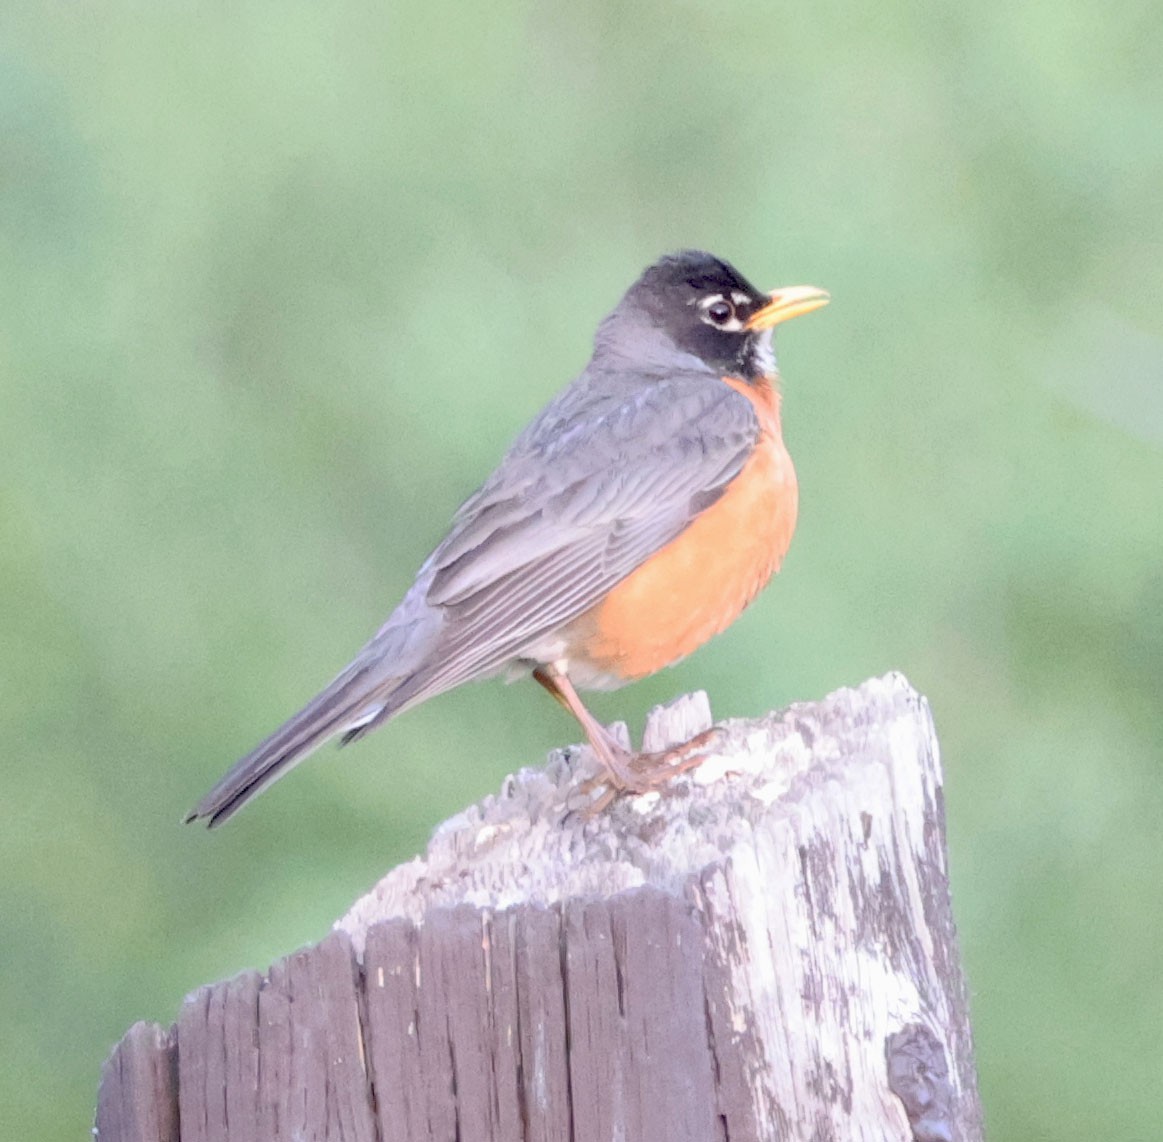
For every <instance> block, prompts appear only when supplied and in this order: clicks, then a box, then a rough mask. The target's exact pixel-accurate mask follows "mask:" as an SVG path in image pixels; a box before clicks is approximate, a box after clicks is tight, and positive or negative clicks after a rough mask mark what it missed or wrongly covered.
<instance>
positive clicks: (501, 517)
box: [398, 374, 760, 705]
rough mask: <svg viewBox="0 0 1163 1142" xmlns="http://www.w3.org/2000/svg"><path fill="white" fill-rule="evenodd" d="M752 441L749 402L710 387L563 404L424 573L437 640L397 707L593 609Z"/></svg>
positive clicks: (592, 392)
mask: <svg viewBox="0 0 1163 1142" xmlns="http://www.w3.org/2000/svg"><path fill="white" fill-rule="evenodd" d="M579 391H582V392H584V393H585V398H584V403H582V402H579V401H578V399H577V395H576V394H577V393H578V392H579ZM571 398H572V401H571ZM579 404H580V407H579ZM759 431H760V429H759V422H758V418H757V417H756V414H755V411H754V409H753V408H752V405H751V402H750V401H748V400H747V399H746V397H744V396H743V395H742V394H740V393H738V392H736V391H735V390H734V389H732V388H731V387H730V386H728V385H726V384H724V383H723V382H722V381H721V380H719V379H718V378H716V377H714V376H711V375H708V374H690V375H681V376H678V377H673V376H672V377H669V378H667V379H657V378H650V379H649V380H644V381H643V383H642V384H640V385H638V386H635V387H633V388H629V389H628V388H627V387H626V385H625V381H624V379H623V381H622V383H621V385H619V386H617V387H614V386H611V389H610V390H607V391H603V388H602V386H601V384H600V383H597V384H594V385H593V386H592V387H591V388H590V389H589V390H588V391H586V390H578V389H576V388H573V389H571V390H567V391H566V393H565V394H563V396H562V398H560V399H559V400H558V401H557V402H554V403H553V404H551V405H550V406H549V407H548V408H547V409H546V410H545V412H544V413H543V414H542V415H541V417H539V418H538V420H537V421H535V422H534V424H533V425H531V426H530V428H529V430H528V431H527V432H526V433H525V434H524V436H522V437H521V438H520V439H519V440H518V441H517V443H516V444H515V445H514V447H513V448H512V449H511V451H510V452H509V454H508V455H507V456H506V457H505V459H504V460H503V461H502V463H501V465H500V467H499V468H498V469H497V471H496V472H495V473H494V474H493V476H492V477H491V478H490V479H489V481H488V482H487V483H486V484H485V485H484V487H483V488H481V489H480V491H479V492H477V493H476V495H474V496H473V497H472V498H471V499H469V500H468V501H467V502H466V503H465V504H464V505H463V506H462V508H461V509H460V511H459V512H458V513H457V517H456V520H455V522H454V524H453V528H452V530H451V532H450V533H449V535H448V537H447V538H446V539H445V540H444V542H443V543H442V544H441V545H440V547H438V548H437V550H436V551H435V552H434V554H433V556H432V559H431V560H430V561H429V563H428V565H427V567H426V571H428V572H430V575H431V577H430V579H429V583H428V587H427V591H426V602H427V603H428V604H429V605H430V606H432V607H433V608H435V609H437V610H438V611H439V612H441V614H442V620H443V621H442V623H441V634H440V636H439V639H438V642H437V645H436V647H434V648H433V650H432V652H431V653H430V654H429V655H428V656H427V663H426V664H425V666H424V667H423V668H421V669H420V670H419V671H418V672H417V674H416V675H415V676H414V677H413V678H412V679H410V680H409V684H407V685H406V693H400V694H399V695H398V697H399V698H400V699H402V701H403V702H404V703H406V704H408V705H411V704H412V703H413V702H415V701H419V700H422V699H423V698H425V697H428V696H430V695H431V694H433V693H435V692H438V691H441V690H445V689H448V688H449V687H451V686H455V685H457V684H458V683H460V682H462V681H465V680H467V679H469V678H473V677H478V676H480V675H483V674H487V673H490V672H492V671H495V670H496V669H497V668H499V667H500V666H502V665H504V664H505V663H506V662H508V661H510V660H511V659H514V658H519V657H521V652H522V650H523V648H525V647H528V646H530V645H531V644H533V643H535V642H537V641H538V640H539V639H540V638H542V637H543V636H544V635H546V634H548V633H550V632H552V631H554V630H556V629H558V628H559V627H561V626H564V625H565V624H566V623H568V622H570V621H572V620H573V619H575V618H577V617H578V616H580V615H582V614H584V613H585V612H586V611H587V610H589V609H590V608H591V607H593V606H595V605H596V604H597V603H598V602H599V601H600V600H601V599H602V598H603V597H604V595H605V594H606V593H607V592H608V591H609V590H610V589H611V588H612V587H614V586H615V585H616V584H617V583H618V582H620V581H621V580H622V579H624V578H626V576H627V575H629V574H630V573H631V572H632V571H633V570H634V569H635V568H636V567H638V566H639V565H640V564H641V563H643V562H644V561H645V560H646V559H647V558H648V557H649V556H650V555H652V554H654V553H655V552H656V551H658V550H659V549H660V548H662V547H664V546H665V545H666V544H667V543H669V542H670V541H671V540H672V539H674V538H675V537H676V536H678V535H679V534H681V532H682V531H683V530H685V528H686V527H687V526H688V525H689V524H690V523H691V522H692V520H694V519H695V518H696V517H697V516H698V515H699V513H700V512H702V511H704V510H705V509H706V508H707V507H709V506H710V505H711V504H712V503H714V502H715V501H716V500H717V499H718V498H719V497H720V496H721V495H722V494H723V492H724V491H726V489H727V487H728V485H729V484H730V483H731V481H732V480H733V479H734V478H735V477H736V476H737V475H738V474H739V472H740V471H741V469H742V468H743V466H744V465H745V464H746V462H747V459H748V457H749V456H750V455H751V453H752V451H753V449H754V447H755V443H756V441H757V440H758V438H759Z"/></svg>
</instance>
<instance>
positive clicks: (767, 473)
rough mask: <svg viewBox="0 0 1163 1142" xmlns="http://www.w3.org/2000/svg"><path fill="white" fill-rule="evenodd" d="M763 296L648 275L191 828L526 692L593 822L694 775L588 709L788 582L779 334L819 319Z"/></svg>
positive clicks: (707, 258)
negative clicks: (589, 697)
mask: <svg viewBox="0 0 1163 1142" xmlns="http://www.w3.org/2000/svg"><path fill="white" fill-rule="evenodd" d="M829 300H830V297H829V294H828V293H827V292H826V291H824V290H822V289H818V288H816V287H815V286H793V287H786V288H781V289H776V290H773V291H770V292H767V291H761V290H757V289H756V288H755V287H754V286H752V285H751V284H750V283H749V282H748V281H747V279H746V278H744V277H743V276H742V275H741V274H740V273H739V272H738V271H737V270H736V269H735V268H734V267H733V266H732V265H731V264H730V263H729V262H726V261H724V260H723V259H721V258H718V257H715V256H714V255H712V254H709V253H706V252H704V251H701V250H683V251H681V252H678V253H674V254H669V255H666V256H664V257H662V258H660V259H659V260H658V261H656V262H655V263H653V264H652V265H650V266H648V267H647V268H646V269H645V270H644V271H643V272H642V274H641V275H640V276H639V277H638V279H637V280H636V281H635V282H634V283H633V285H631V286H630V288H629V289H628V290H627V291H626V293H625V294H624V295H623V297H622V298H621V300H620V301H619V302H618V304H617V305H616V306H615V308H614V309H613V310H612V311H611V312H610V313H609V314H608V316H606V317H605V318H604V319H603V320H602V321H601V322H600V324H599V326H598V329H597V333H596V335H595V337H594V347H593V354H592V356H591V357H590V360H589V363H588V364H587V365H586V367H585V368H584V369H583V370H582V372H581V373H580V374H579V375H578V376H577V377H576V378H575V379H574V380H573V381H572V382H570V383H569V384H568V385H567V386H566V387H565V388H564V389H563V390H561V391H560V392H559V393H558V395H557V396H556V397H555V398H554V399H552V400H551V401H550V403H549V404H548V405H546V407H545V408H544V409H543V410H542V411H541V412H540V414H539V415H538V416H537V417H536V418H535V419H534V420H533V421H532V422H531V423H530V424H529V426H528V427H527V428H526V429H525V431H524V432H522V433H521V435H520V436H518V437H517V439H516V441H515V442H514V443H513V445H512V446H511V447H510V448H509V450H508V452H507V453H505V455H504V457H503V458H502V460H501V462H500V464H499V465H498V466H497V468H496V470H495V471H494V472H493V473H492V475H491V476H489V478H488V479H487V480H485V482H484V483H483V484H482V485H481V487H480V488H479V489H478V490H477V491H476V492H475V493H473V495H471V496H470V497H469V498H468V499H467V500H466V501H465V502H464V503H463V504H462V505H461V507H460V508H459V510H458V511H457V512H456V513H455V515H454V517H453V521H452V525H451V528H450V530H449V531H448V534H447V535H446V536H445V538H444V539H443V541H442V542H441V543H440V544H439V545H438V546H437V547H436V549H435V550H434V551H433V552H432V554H431V555H430V556H429V557H428V559H427V560H426V561H425V562H424V564H423V565H422V566H421V568H420V570H419V572H418V573H417V575H416V578H415V581H414V582H413V584H412V586H411V588H410V589H409V590H408V591H407V593H406V594H405V595H404V598H403V600H402V601H401V602H400V604H399V606H398V607H397V608H396V609H395V611H393V612H392V614H391V616H390V617H389V618H388V620H387V622H385V623H384V624H383V626H381V627H380V628H379V630H378V631H377V632H376V634H375V635H374V636H373V637H372V638H371V639H370V640H369V641H368V642H367V643H366V645H364V647H363V649H362V650H360V651H359V653H358V654H357V655H356V656H355V658H354V659H353V660H352V661H351V662H350V663H349V664H348V665H347V666H346V667H345V668H344V669H343V670H342V671H341V672H340V674H339V675H338V676H337V677H336V678H335V679H334V680H333V681H332V682H331V683H330V684H329V685H328V686H327V687H326V688H325V689H324V690H322V691H321V692H320V693H319V694H318V695H317V696H316V697H315V698H313V699H312V700H311V701H310V702H309V703H308V704H307V705H306V706H305V707H304V708H303V709H302V710H300V711H299V712H298V713H297V714H295V715H294V716H293V717H291V718H290V719H289V720H288V721H287V722H285V723H284V724H283V725H282V726H280V727H279V728H278V729H277V730H275V731H274V733H272V734H271V735H270V736H269V737H267V738H266V739H265V740H264V741H262V742H261V743H260V744H259V745H258V746H256V747H255V748H254V749H253V750H252V751H251V752H250V753H248V754H247V755H246V756H245V757H243V758H242V759H241V760H240V761H238V762H237V763H236V764H235V765H234V766H233V768H231V769H230V770H229V771H228V772H227V773H226V774H225V776H224V777H223V778H222V779H221V780H220V781H219V782H218V784H217V785H215V786H214V787H213V788H212V789H211V790H210V791H209V793H207V794H206V796H205V797H204V798H203V799H202V800H201V801H200V802H199V803H198V804H197V805H196V806H195V807H194V808H193V809H192V810H191V811H190V813H189V814H188V815H187V817H186V821H187V822H189V821H196V820H203V821H205V822H206V823H207V824H208V825H209V826H211V827H213V826H216V825H219V824H221V823H222V822H224V821H225V820H227V819H228V818H229V817H231V816H233V814H234V813H236V812H237V811H238V810H239V809H240V808H241V807H242V806H243V805H244V804H246V803H247V802H248V801H250V800H251V799H252V798H253V797H255V796H256V795H257V794H258V793H260V792H262V791H263V790H264V789H266V788H267V787H268V786H270V785H271V783H272V782H274V781H275V780H277V779H278V778H279V777H282V776H283V775H284V774H285V773H287V772H288V771H289V770H290V769H291V768H292V767H293V766H294V765H296V764H297V763H298V762H300V761H301V760H303V758H305V757H306V756H307V755H308V754H309V753H311V752H312V751H314V750H315V749H317V748H318V747H319V746H321V745H322V744H323V743H324V742H326V741H328V740H330V739H333V738H339V739H340V742H341V743H342V744H344V745H346V744H349V743H351V742H354V741H356V740H358V739H359V738H362V737H364V736H365V735H367V734H368V733H370V732H371V731H372V730H374V729H376V728H378V727H380V726H382V725H384V724H385V723H386V722H388V721H390V720H391V719H392V718H394V717H396V716H397V715H399V714H401V713H403V712H404V711H405V710H407V709H410V708H411V707H414V706H417V705H419V704H420V703H421V702H425V701H427V700H428V699H430V698H433V697H435V696H436V695H438V694H441V693H444V692H446V691H448V690H451V689H452V688H453V687H456V686H460V685H461V684H462V683H466V682H470V681H474V680H478V679H483V678H489V677H494V676H506V677H508V678H510V679H512V678H513V677H521V676H524V677H528V676H530V675H531V676H532V677H533V678H534V679H535V680H536V681H537V682H539V683H540V684H541V685H542V686H543V687H544V688H545V689H546V690H548V691H549V693H550V694H551V695H552V696H553V697H554V698H555V699H556V700H557V701H558V702H559V703H560V704H561V705H562V706H563V707H564V708H565V709H566V710H568V711H569V712H570V713H571V714H572V715H573V716H574V717H575V718H576V719H577V721H578V722H579V723H580V725H581V728H582V730H583V732H584V734H585V736H586V739H587V741H588V743H589V745H590V747H591V748H592V750H593V754H594V756H595V757H596V759H597V761H598V763H599V767H600V768H599V770H598V772H599V773H600V774H601V778H600V783H601V784H602V786H603V788H604V790H605V794H604V799H603V804H605V803H608V802H609V800H611V799H613V797H615V796H617V795H620V794H622V793H641V792H646V791H648V790H652V789H657V788H660V787H661V786H662V785H663V784H665V783H666V782H667V781H669V780H670V778H671V777H672V776H673V774H674V773H676V772H678V771H680V770H682V769H684V768H687V767H689V766H690V765H692V764H697V762H698V761H699V760H700V758H701V755H700V747H705V743H706V735H700V736H699V737H697V738H695V739H692V741H691V742H688V743H683V744H682V745H680V746H678V747H674V748H673V749H671V750H667V751H662V752H661V753H657V754H645V753H635V752H633V751H632V750H630V749H628V748H627V747H626V746H624V745H623V744H621V742H620V741H619V740H618V739H617V738H615V737H614V735H613V734H612V733H611V731H609V730H608V729H607V728H606V727H605V726H603V725H602V724H601V723H600V722H599V721H598V719H597V718H596V717H595V716H594V715H593V714H591V713H590V711H589V710H588V709H587V708H586V706H585V705H584V704H583V703H582V700H581V698H580V697H579V695H578V691H579V690H607V689H614V688H616V687H619V686H622V685H624V684H626V683H628V682H633V681H635V680H637V679H640V678H644V677H646V676H647V675H650V674H653V673H655V672H656V671H658V670H661V669H662V668H663V667H665V666H669V665H671V664H673V663H675V662H677V661H679V660H680V659H682V658H684V657H686V656H687V655H688V654H690V653H691V652H692V651H694V650H695V649H696V648H698V647H699V646H701V645H702V644H703V643H705V642H706V641H707V640H709V639H710V638H711V637H713V636H714V635H716V634H718V633H719V632H721V631H722V630H724V629H725V628H726V627H727V626H729V625H730V624H731V623H732V622H734V621H735V619H736V618H738V617H739V615H740V614H741V613H742V612H743V610H744V609H745V608H746V607H747V606H748V604H750V602H751V601H752V600H753V599H754V598H755V596H756V595H757V594H758V593H759V591H760V590H761V589H762V588H763V587H764V586H765V585H766V584H767V582H768V580H769V579H770V578H771V576H772V575H773V574H774V573H775V572H776V571H777V570H778V569H779V566H780V564H781V563H782V561H783V559H784V556H785V555H786V553H787V550H788V547H789V545H790V543H791V539H792V533H793V531H794V530H795V524H796V515H797V510H798V495H799V493H798V484H797V481H796V474H795V469H794V467H793V465H792V461H791V458H790V456H789V455H788V451H787V448H786V447H785V445H784V441H783V432H782V427H781V422H780V387H779V385H780V378H779V373H778V368H777V363H776V356H775V351H774V347H773V332H774V329H775V327H776V326H777V325H779V324H781V323H783V322H785V321H787V320H789V319H791V318H794V317H798V316H800V315H802V314H806V313H809V312H811V311H813V310H816V309H818V308H820V307H821V306H823V305H826V304H827V303H828V301H829Z"/></svg>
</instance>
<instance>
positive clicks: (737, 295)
mask: <svg viewBox="0 0 1163 1142" xmlns="http://www.w3.org/2000/svg"><path fill="white" fill-rule="evenodd" d="M827 300H828V295H827V294H826V293H824V292H823V291H822V290H818V289H815V288H814V287H810V286H797V287H794V288H792V289H785V290H777V291H776V292H775V293H765V292H764V291H762V290H757V289H756V288H755V287H754V286H753V285H752V284H751V283H750V282H749V281H748V280H747V279H746V278H745V277H744V276H743V275H742V274H741V273H739V271H738V270H736V269H735V267H734V266H732V265H731V264H730V263H729V262H725V261H723V260H722V259H721V258H716V257H714V256H713V255H712V254H707V253H704V252H703V251H701V250H684V251H682V252H681V253H678V254H670V255H668V256H667V257H665V258H661V259H660V260H659V261H657V262H655V263H654V265H652V266H649V267H648V268H647V269H646V270H645V271H644V272H643V274H642V276H641V277H640V278H639V279H638V280H637V281H636V282H635V283H634V284H633V285H632V286H631V287H630V288H629V290H627V291H626V295H625V297H623V298H622V301H621V303H620V304H619V306H618V308H617V309H616V310H615V311H614V313H613V314H611V316H610V319H608V321H609V322H610V323H614V324H616V325H619V326H621V325H623V323H624V322H630V323H632V325H633V326H636V327H638V329H639V330H640V331H641V333H642V334H643V344H644V347H645V343H646V342H648V341H654V340H656V339H657V336H658V334H662V335H663V337H664V339H665V341H667V342H669V343H670V344H671V345H672V346H673V347H674V348H675V349H677V350H679V351H680V352H682V353H686V354H689V355H691V356H693V357H697V358H698V359H699V360H700V361H702V362H703V363H704V364H706V365H707V366H708V367H709V368H711V369H714V370H715V371H717V372H718V373H719V374H720V375H722V376H728V375H730V376H737V377H742V378H745V379H748V380H754V379H756V378H758V377H761V376H768V375H770V374H771V373H773V372H774V371H775V356H774V354H773V352H772V348H771V330H772V329H773V328H774V327H775V326H776V325H777V324H778V323H779V322H781V321H786V320H787V319H788V318H789V317H796V316H798V315H799V314H801V313H807V312H809V311H810V310H812V309H816V308H818V307H819V306H821V305H826V304H827ZM611 332H613V330H611ZM619 332H621V333H623V334H627V333H630V332H631V330H630V329H629V328H622V329H620V330H619ZM620 340H625V337H622V338H620ZM630 347H631V346H625V347H623V349H622V351H623V354H625V353H626V350H627V349H628V348H630Z"/></svg>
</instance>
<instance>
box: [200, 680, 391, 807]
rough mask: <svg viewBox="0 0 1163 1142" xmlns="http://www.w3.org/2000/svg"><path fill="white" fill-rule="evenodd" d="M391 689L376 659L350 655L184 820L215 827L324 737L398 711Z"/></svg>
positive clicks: (352, 732)
mask: <svg viewBox="0 0 1163 1142" xmlns="http://www.w3.org/2000/svg"><path fill="white" fill-rule="evenodd" d="M377 667H378V668H377ZM385 683H387V684H385ZM392 689H393V687H392V686H391V684H390V682H388V681H387V680H385V678H384V672H383V667H382V661H381V662H380V663H377V662H375V661H372V662H368V661H367V660H364V659H356V661H355V662H353V663H352V664H351V665H350V666H349V667H348V668H347V669H346V670H344V672H343V673H342V674H340V675H339V677H338V678H336V679H335V681H334V682H332V683H331V685H330V686H328V687H327V689H326V690H324V691H323V692H322V693H320V694H317V695H316V696H315V697H314V698H312V700H311V701H310V702H308V703H307V705H306V706H304V707H303V709H301V710H300V711H299V712H298V713H297V714H296V715H295V716H294V717H293V718H291V719H290V720H288V721H287V722H285V723H284V724H283V725H281V726H280V727H279V728H278V729H277V730H275V732H274V733H273V734H271V736H270V737H268V738H267V739H266V740H265V741H263V742H261V743H260V744H259V745H257V746H256V747H255V748H254V749H253V750H251V752H250V753H248V754H247V755H246V757H244V758H242V759H241V760H240V761H238V762H236V763H235V765H234V766H233V767H232V768H231V769H230V771H229V772H228V773H227V774H226V776H225V777H223V778H222V780H221V781H219V782H218V784H217V785H215V786H214V788H213V789H211V790H210V792H209V793H207V794H206V796H205V797H203V798H202V800H201V801H199V802H198V804H197V805H195V806H194V808H193V809H191V810H190V812H189V814H188V815H187V816H186V821H197V820H199V819H204V820H205V821H206V824H207V825H208V826H209V827H210V828H214V826H215V825H221V824H222V822H223V821H225V820H228V819H229V818H230V817H232V816H233V815H234V814H235V813H237V812H238V810H239V809H241V808H242V806H243V805H245V804H246V803H247V802H248V801H249V800H250V799H251V798H252V797H255V796H257V795H258V794H259V793H261V792H262V791H263V790H264V789H266V788H267V786H268V785H270V784H272V783H273V782H275V781H277V780H278V779H279V778H280V777H282V776H283V774H284V773H288V772H289V771H290V770H291V769H292V768H293V767H294V766H295V765H297V764H298V763H299V762H300V761H302V760H303V759H304V758H305V757H306V756H307V755H308V754H309V753H311V752H313V751H314V750H316V749H318V748H319V746H321V745H323V743H324V742H326V741H328V740H329V739H330V738H333V737H336V736H338V735H339V734H343V735H344V740H345V741H347V740H348V738H349V737H354V736H358V735H359V731H360V730H362V729H365V728H366V729H370V728H371V725H372V723H373V722H374V723H375V724H377V725H378V724H380V723H382V722H384V721H386V720H387V718H388V717H389V716H390V715H391V714H393V713H397V712H398V706H396V703H394V702H393V701H392Z"/></svg>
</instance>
